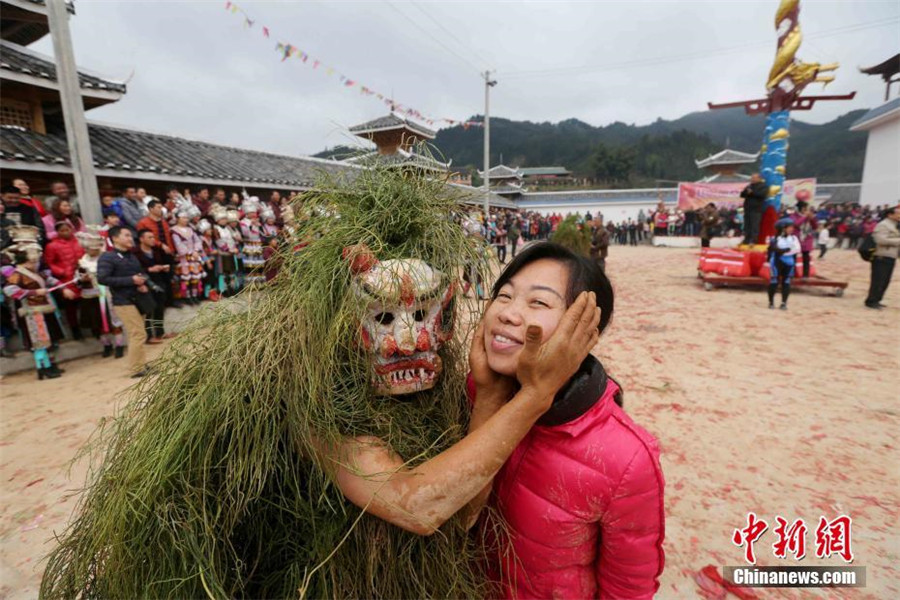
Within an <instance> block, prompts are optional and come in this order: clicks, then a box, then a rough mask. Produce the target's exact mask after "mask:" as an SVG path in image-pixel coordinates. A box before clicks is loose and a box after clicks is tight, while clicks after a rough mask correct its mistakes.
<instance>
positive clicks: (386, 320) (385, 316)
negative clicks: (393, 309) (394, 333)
mask: <svg viewBox="0 0 900 600" xmlns="http://www.w3.org/2000/svg"><path fill="white" fill-rule="evenodd" d="M375 320H376V321H377V322H378V323H380V324H381V325H390V324H391V323H393V322H394V313H389V312H382V313H378V314H377V315H375Z"/></svg>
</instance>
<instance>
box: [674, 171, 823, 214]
mask: <svg viewBox="0 0 900 600" xmlns="http://www.w3.org/2000/svg"><path fill="white" fill-rule="evenodd" d="M748 183H749V182H743V181H739V182H736V183H679V184H678V208H680V209H681V210H699V209H701V208H703V207H704V206H706V205H707V204H709V203H710V202H712V203H713V204H715V205H716V206H717V207H719V208H737V207H739V206H742V205H743V204H744V199H743V198H741V190H743V189H744V188H745V187H747V185H748ZM815 197H816V180H815V179H814V178H808V179H788V180H787V181H785V182H784V194H783V196H782V204H783V205H785V206H794V205H795V204H797V201H798V200H803V201H805V202H809V201H810V200H812V199H813V198H815Z"/></svg>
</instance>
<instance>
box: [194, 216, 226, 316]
mask: <svg viewBox="0 0 900 600" xmlns="http://www.w3.org/2000/svg"><path fill="white" fill-rule="evenodd" d="M216 206H218V205H216ZM211 229H212V225H211V224H210V223H209V221H207V220H203V221H200V223H199V224H198V226H197V233H198V234H199V235H200V243H201V244H203V295H204V297H206V298H211V299H213V300H218V298H219V293H220V292H219V290H218V289H217V286H218V282H219V261H218V260H217V258H218V256H217V255H218V251H217V250H216V242H215V240H214V239H213V238H212V237H211V236H210V237H207V236H206V232H207V231H209V230H211ZM213 235H214V234H213ZM210 294H212V296H211V295H210Z"/></svg>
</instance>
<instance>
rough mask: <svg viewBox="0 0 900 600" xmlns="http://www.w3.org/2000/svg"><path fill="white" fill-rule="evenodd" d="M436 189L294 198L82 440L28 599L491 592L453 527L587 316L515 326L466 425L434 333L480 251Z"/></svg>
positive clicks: (370, 186)
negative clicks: (72, 498)
mask: <svg viewBox="0 0 900 600" xmlns="http://www.w3.org/2000/svg"><path fill="white" fill-rule="evenodd" d="M447 190H448V188H447V187H445V186H444V184H443V183H442V182H440V181H434V180H425V179H420V178H417V177H414V176H411V175H409V174H403V173H399V172H396V171H393V172H392V171H387V170H371V171H361V172H358V173H355V177H354V178H353V179H352V180H350V181H343V180H342V181H338V180H330V179H325V180H323V181H320V182H319V185H318V186H317V191H316V192H314V193H310V194H307V195H306V196H305V197H304V198H303V202H304V207H305V208H306V209H307V213H308V214H310V215H312V216H311V217H310V218H309V219H306V220H304V221H303V222H301V223H298V224H296V231H295V234H294V237H293V239H292V242H291V243H289V244H286V246H287V247H288V248H291V251H286V252H285V253H284V254H283V256H282V258H283V264H282V267H281V270H280V272H279V274H278V276H277V277H276V278H275V279H274V280H273V281H272V282H271V283H270V284H269V285H267V286H266V287H265V288H263V289H253V288H250V289H248V290H246V291H245V292H244V293H242V294H241V295H240V296H238V298H237V299H236V301H235V302H231V303H223V304H220V305H216V306H213V307H210V308H209V309H208V310H207V311H206V312H205V313H204V314H202V315H201V316H200V317H199V318H198V319H197V321H195V323H194V324H192V326H191V327H190V329H189V330H188V331H187V332H186V333H184V334H183V335H181V336H179V338H178V339H176V340H175V341H174V342H173V343H172V344H171V345H170V346H169V347H167V348H166V350H165V352H164V353H163V355H162V357H161V358H160V359H159V360H158V361H157V362H155V363H154V368H153V375H151V376H149V377H146V378H144V379H143V380H142V381H141V382H140V383H139V384H138V386H137V387H136V389H135V390H134V396H133V400H132V401H131V402H130V403H129V404H128V405H127V406H126V408H125V409H124V410H123V411H122V412H121V414H119V415H117V417H116V418H115V419H113V420H111V421H110V422H109V423H107V424H106V425H105V426H104V427H103V428H102V429H101V431H100V433H99V434H98V436H99V437H98V439H97V441H95V442H94V445H93V446H92V447H93V448H94V449H96V450H100V451H101V452H104V451H105V457H104V458H103V460H102V463H101V464H99V465H98V466H97V468H95V469H94V470H93V471H92V474H91V476H90V479H89V481H88V483H87V487H86V489H85V491H84V494H83V495H82V497H81V499H80V502H79V505H78V507H77V509H76V511H75V514H74V517H73V520H72V522H71V523H70V525H69V527H68V528H67V530H66V531H64V532H62V533H61V534H60V535H59V538H58V546H57V547H56V548H55V549H54V550H53V552H52V553H51V554H50V557H49V561H48V564H47V568H46V571H45V573H44V578H43V581H42V585H41V596H42V597H44V598H71V597H85V598H92V597H103V598H138V597H153V598H201V597H210V598H273V597H298V596H299V597H309V598H477V597H485V596H488V595H490V594H491V590H490V589H489V588H488V584H487V582H486V578H485V576H484V575H483V574H482V573H481V572H480V568H479V565H480V564H482V561H481V557H482V555H483V552H482V548H481V546H482V543H483V542H481V540H482V539H483V538H482V537H481V536H478V535H476V534H473V533H471V532H469V531H468V528H469V526H470V525H471V523H472V520H473V518H472V517H473V515H474V514H476V512H477V510H478V508H479V507H480V505H481V504H483V500H484V491H485V490H486V489H487V488H489V485H490V481H491V478H492V477H493V476H494V475H495V474H496V472H497V471H498V469H499V468H500V467H501V466H502V464H503V463H504V461H505V460H506V458H507V457H508V456H509V453H510V452H511V451H512V449H513V448H515V447H516V445H517V444H518V442H519V441H520V440H521V439H522V438H523V437H524V435H525V434H526V433H527V432H528V430H529V429H530V428H531V426H532V425H533V423H534V422H535V421H536V420H537V419H538V418H539V416H540V415H541V414H542V413H543V412H544V411H545V410H546V409H547V407H549V401H548V399H552V397H553V394H555V393H556V391H557V390H558V389H559V388H561V387H562V386H563V385H564V383H565V382H566V381H567V380H568V379H569V378H570V377H571V376H572V374H573V373H575V371H576V370H577V369H578V366H579V365H580V363H581V362H582V360H583V359H584V357H585V356H586V354H587V352H588V349H589V348H590V347H591V346H592V345H593V342H595V341H596V336H593V338H592V339H589V338H591V337H592V334H590V333H587V332H590V331H591V328H593V330H594V332H595V333H596V329H597V327H596V321H594V317H596V316H597V315H593V308H591V310H590V312H589V311H588V308H589V307H588V302H587V301H586V300H584V301H580V302H578V303H575V304H574V305H573V307H572V309H571V310H570V311H569V313H567V317H566V318H567V325H566V326H560V329H559V330H558V331H559V333H558V335H557V334H555V335H554V336H553V337H552V338H550V340H548V341H547V342H545V343H544V344H543V345H541V335H540V333H541V332H540V330H539V329H538V330H537V331H536V332H531V331H529V340H528V344H527V346H526V349H525V350H523V354H522V356H523V358H522V359H521V361H520V364H521V365H522V366H521V367H520V375H521V377H520V381H521V389H520V391H519V392H518V393H517V394H516V395H515V396H514V397H513V399H512V400H510V401H509V402H508V403H506V404H505V405H504V407H503V408H501V409H500V410H498V411H497V412H496V413H494V414H493V415H492V416H491V417H490V419H487V420H486V421H485V420H482V419H479V420H478V423H477V428H476V427H475V426H474V424H470V423H469V418H468V415H469V412H470V407H469V404H468V401H467V399H466V393H465V374H466V370H467V368H468V367H469V365H468V364H467V360H466V352H465V351H466V338H467V336H466V333H468V332H464V331H461V330H460V329H461V328H457V330H456V331H455V332H454V329H453V328H454V323H455V322H457V323H460V324H466V323H471V324H472V325H474V324H475V322H476V320H477V317H478V315H476V314H470V315H468V319H464V318H460V317H461V315H458V314H456V312H457V306H456V305H457V293H456V283H455V282H456V280H457V278H458V277H459V276H460V275H461V273H462V268H463V266H464V265H471V264H473V263H474V262H475V261H478V260H482V258H480V257H482V256H483V255H482V254H481V253H478V252H477V249H475V248H473V247H472V245H471V244H470V242H469V241H468V240H467V238H466V236H465V234H464V232H463V231H462V230H461V228H460V227H459V226H458V225H456V224H454V223H453V221H452V219H451V218H450V213H451V211H452V210H454V208H455V206H456V201H455V200H454V198H452V197H450V196H448V191H447ZM316 207H318V209H317V210H316ZM306 242H309V243H306ZM484 272H488V271H487V269H486V268H485V269H484ZM459 302H460V303H462V302H465V300H464V299H462V298H459ZM476 309H477V307H476V305H475V304H474V302H472V303H471V305H470V307H469V308H468V310H470V311H474V310H476ZM592 315H593V316H592ZM592 321H593V322H592ZM579 332H580V333H579ZM575 333H579V336H575V337H576V338H578V339H581V338H583V341H584V343H581V344H574V343H572V342H571V340H572V339H573V334H575ZM532 334H534V335H532ZM581 334H583V335H581ZM548 348H550V350H552V352H548ZM550 356H552V357H553V360H552V361H551V360H549V358H548V357H550ZM550 363H552V364H550ZM484 396H485V398H488V397H489V396H490V390H485V393H484ZM479 400H481V390H480V391H479ZM476 410H477V406H476ZM98 445H99V446H98ZM470 502H471V503H472V510H471V511H468V510H466V508H467V506H468V505H469V503H470ZM493 537H494V536H492V538H493Z"/></svg>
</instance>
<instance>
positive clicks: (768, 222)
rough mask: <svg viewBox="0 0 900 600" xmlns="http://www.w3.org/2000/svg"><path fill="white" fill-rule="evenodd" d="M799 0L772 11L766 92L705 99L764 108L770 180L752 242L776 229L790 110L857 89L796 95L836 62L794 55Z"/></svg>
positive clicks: (763, 171) (828, 78) (764, 168)
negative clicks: (773, 43) (773, 44)
mask: <svg viewBox="0 0 900 600" xmlns="http://www.w3.org/2000/svg"><path fill="white" fill-rule="evenodd" d="M799 17H800V0H781V4H779V5H778V10H777V11H776V12H775V31H776V32H777V33H778V47H777V49H776V51H775V61H774V62H773V63H772V68H771V70H770V71H769V79H768V81H767V82H766V92H767V95H766V97H765V98H759V99H756V100H743V101H739V102H728V103H725V104H713V103H712V102H710V103H708V106H709V108H711V109H716V108H732V107H736V106H743V107H744V110H745V112H746V113H747V114H748V115H756V114H759V113H766V129H765V133H764V134H763V144H762V148H760V162H761V164H760V175H762V177H763V179H764V180H765V182H766V185H768V186H769V197H768V199H767V200H766V203H765V209H764V212H763V217H762V222H761V223H760V228H759V237H758V238H757V239H756V242H757V243H765V241H766V238H767V237H769V236H771V235H773V234H774V233H775V221H776V220H778V212H779V211H780V210H781V195H782V192H783V190H784V180H785V176H786V174H787V153H788V148H789V147H790V144H789V140H790V136H791V133H790V122H791V115H790V113H791V111H792V110H809V109H811V108H812V107H813V105H814V104H815V103H816V102H817V101H819V100H851V99H852V98H853V97H854V96H856V92H851V93H850V94H844V95H840V96H801V95H800V94H801V93H802V92H803V89H804V88H805V87H806V86H807V85H809V84H810V83H813V82H817V83H822V84H825V85H827V84H829V83H831V82H832V81H834V76H833V75H823V73H828V72H830V71H834V70H835V69H837V68H838V65H837V63H833V64H829V65H820V64H819V63H805V62H802V61H801V60H800V59H798V58H797V57H796V54H797V50H798V49H799V48H800V44H801V42H802V41H803V34H802V33H801V31H800V19H799Z"/></svg>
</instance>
